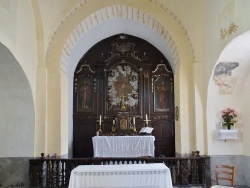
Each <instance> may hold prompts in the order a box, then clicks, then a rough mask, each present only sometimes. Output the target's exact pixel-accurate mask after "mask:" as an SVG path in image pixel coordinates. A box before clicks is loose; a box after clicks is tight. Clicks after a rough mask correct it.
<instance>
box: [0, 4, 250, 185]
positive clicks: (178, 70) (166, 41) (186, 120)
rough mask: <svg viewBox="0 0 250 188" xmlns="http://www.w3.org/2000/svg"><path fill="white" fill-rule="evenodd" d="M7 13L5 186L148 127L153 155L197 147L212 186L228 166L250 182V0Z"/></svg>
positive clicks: (1, 38)
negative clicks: (38, 165)
mask: <svg viewBox="0 0 250 188" xmlns="http://www.w3.org/2000/svg"><path fill="white" fill-rule="evenodd" d="M0 15H1V16H0V24H1V27H0V97H1V100H0V117H1V118H0V119H1V121H0V138H1V142H0V187H1V186H2V187H11V186H12V187H13V186H15V187H28V186H29V185H30V179H29V178H30V173H31V171H30V169H31V168H30V159H40V158H41V154H42V156H45V157H47V156H48V155H49V154H52V153H56V156H57V158H61V159H76V158H77V159H80V158H82V159H86V158H88V159H89V158H92V159H94V158H95V156H94V155H95V154H96V153H95V152H96V151H95V148H93V143H92V141H93V140H92V139H93V138H94V137H96V136H97V135H98V137H100V138H101V137H104V136H105V137H112V138H115V137H123V138H126V137H133V136H135V135H136V136H138V135H139V134H140V130H142V129H143V128H145V127H149V128H152V130H151V131H152V132H151V134H150V135H152V136H153V137H154V139H155V140H154V147H153V157H152V158H154V159H155V158H156V159H157V158H159V157H164V158H166V159H167V158H189V157H192V156H193V155H194V153H198V155H199V156H203V157H206V158H209V164H207V165H208V166H209V168H210V169H211V170H210V173H211V174H210V175H211V176H210V180H209V181H210V183H211V185H214V184H215V172H214V171H215V166H216V165H219V164H225V165H231V166H234V167H235V168H236V173H235V185H240V186H245V187H250V175H249V173H248V172H249V170H250V149H249V146H248V145H249V142H250V126H249V125H248V123H247V122H248V120H249V121H250V116H249V115H248V109H249V106H248V104H250V102H249V99H248V98H249V95H250V84H249V83H250V75H249V72H250V43H249V41H250V21H249V17H250V1H249V0H240V1H237V0H220V1H217V0H185V1H183V0H105V1H103V0H53V1H52V0H22V1H21V0H0ZM144 137H145V136H144ZM123 155H124V154H123ZM142 156H144V155H142ZM149 158H150V157H149ZM154 159H152V160H154ZM149 160H151V159H149ZM170 170H171V169H170Z"/></svg>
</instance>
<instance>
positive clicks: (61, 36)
mask: <svg viewBox="0 0 250 188" xmlns="http://www.w3.org/2000/svg"><path fill="white" fill-rule="evenodd" d="M31 2H32V1H30V0H22V2H21V1H8V0H7V1H1V2H0V15H1V16H0V24H1V26H3V27H1V28H0V41H1V42H2V43H3V44H4V45H5V46H6V47H7V48H9V50H10V51H11V52H12V53H13V55H14V56H15V58H16V59H17V61H18V62H19V63H20V65H21V67H22V68H23V70H24V73H25V75H26V76H27V78H28V81H29V84H30V86H31V90H32V94H33V99H32V100H33V101H34V102H35V110H36V111H35V114H36V115H35V119H36V122H35V125H34V127H35V133H34V135H35V148H36V149H35V154H34V155H35V156H39V155H40V153H41V152H45V153H50V152H57V153H58V154H59V155H60V154H61V155H64V154H67V152H68V147H69V146H68V145H69V144H68V143H70V141H69V140H68V139H69V138H68V137H69V135H68V131H69V126H70V123H69V120H70V119H71V118H70V113H68V109H70V108H69V106H68V105H69V101H70V99H69V96H68V94H67V93H64V92H62V91H65V90H70V87H69V82H71V81H72V80H69V77H72V75H66V74H65V73H64V72H61V70H60V56H61V53H62V49H63V48H64V44H65V42H66V40H67V38H68V37H69V35H70V33H71V32H72V30H73V29H74V28H75V27H76V25H77V24H79V23H80V22H81V21H82V20H83V19H85V18H86V17H87V16H89V15H90V14H91V13H93V12H96V11H98V10H99V9H101V8H104V7H109V6H111V5H114V4H121V5H126V6H129V7H134V8H136V9H141V10H143V11H144V12H146V13H148V14H150V15H151V16H152V17H154V18H156V19H157V21H158V22H159V23H161V24H162V25H163V26H164V27H165V28H167V29H168V31H169V32H170V34H171V37H172V39H173V40H174V42H175V45H176V46H177V49H178V51H179V55H180V64H181V65H178V67H177V69H176V75H175V78H176V80H175V88H176V90H175V94H176V95H175V96H176V97H175V100H176V104H177V105H178V106H179V108H180V119H179V121H178V122H176V126H177V127H176V139H177V140H176V151H177V152H178V153H181V154H187V153H191V151H192V150H197V149H198V150H201V154H247V155H249V151H248V149H246V148H247V147H246V142H248V141H249V140H247V139H246V138H247V137H249V136H248V134H246V137H245V136H244V137H243V138H244V139H243V140H239V141H236V142H232V143H231V142H228V143H221V142H219V141H217V140H216V139H215V138H214V137H213V131H214V129H215V127H216V122H217V121H218V111H219V110H220V105H217V103H219V102H221V101H223V102H225V103H226V102H227V100H234V98H231V97H238V96H235V95H234V96H231V97H228V96H226V97H222V96H220V97H218V96H216V94H215V92H216V91H217V88H216V87H214V86H209V82H212V80H211V79H210V78H211V76H212V74H213V68H214V66H215V64H216V63H217V61H218V59H219V57H220V54H221V53H222V51H223V49H224V48H225V46H226V45H227V44H228V43H230V41H231V40H232V39H233V38H235V37H236V36H238V35H240V34H241V33H243V32H244V31H246V30H248V29H249V28H250V23H249V21H248V18H249V16H250V15H249V14H250V11H249V9H250V8H249V7H250V2H249V1H248V0H241V1H233V0H221V1H219V2H218V1H217V0H206V1H200V0H187V1H182V0H158V1H156V0H155V1H143V0H140V1H139V0H138V1H133V0H106V1H100V0H99V1H98V0H92V1H79V0H74V1H68V0H53V2H52V1H51V0H38V1H33V2H32V3H31ZM78 3H81V4H78ZM74 6H77V8H76V9H75V7H74ZM33 10H34V11H36V12H35V14H34V12H33ZM169 10H171V11H172V13H173V14H174V15H175V16H176V17H175V16H173V17H169V14H170V12H171V11H169ZM37 11H38V12H37ZM69 12H70V13H69ZM125 12H126V11H125ZM66 15H67V16H66ZM228 19H230V20H231V21H234V22H235V23H236V24H237V25H238V26H239V28H238V30H237V32H236V33H234V34H232V35H231V36H229V37H227V38H226V39H225V40H221V39H220V35H219V30H220V29H221V28H222V27H224V26H225V25H226V23H227V20H228ZM94 28H95V25H94V26H93V28H90V29H94ZM90 32H91V31H90ZM100 32H102V31H100ZM158 35H160V36H161V34H160V33H159V34H158ZM70 63H71V62H70ZM197 72H198V73H199V74H197ZM176 81H177V82H176ZM58 83H60V85H58ZM245 87H246V89H245V90H244V94H243V95H242V97H243V99H242V101H243V100H244V98H246V97H247V96H246V95H247V93H248V90H249V89H248V86H246V85H245ZM210 94H212V95H210ZM211 101H212V102H211ZM207 102H208V103H209V104H208V103H207ZM239 102H241V101H239ZM241 103H243V102H241ZM221 106H223V105H222V104H221ZM246 109H247V107H244V108H242V109H241V115H242V121H243V120H244V121H248V119H247V117H245V115H246V112H245V111H246ZM242 110H243V111H242ZM244 112H245V113H244ZM243 124H244V122H242V125H243ZM244 125H245V124H244ZM246 130H248V129H246ZM248 132H249V131H248ZM242 148H243V149H242Z"/></svg>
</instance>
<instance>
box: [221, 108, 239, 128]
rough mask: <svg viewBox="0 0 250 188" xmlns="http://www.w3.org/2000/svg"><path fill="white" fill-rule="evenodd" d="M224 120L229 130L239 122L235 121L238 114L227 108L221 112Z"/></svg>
mask: <svg viewBox="0 0 250 188" xmlns="http://www.w3.org/2000/svg"><path fill="white" fill-rule="evenodd" d="M221 116H222V119H223V120H224V122H223V125H225V126H227V128H228V129H230V128H231V126H234V124H235V123H236V122H237V120H236V119H235V118H236V117H237V112H236V110H235V109H233V108H226V109H224V110H222V111H221Z"/></svg>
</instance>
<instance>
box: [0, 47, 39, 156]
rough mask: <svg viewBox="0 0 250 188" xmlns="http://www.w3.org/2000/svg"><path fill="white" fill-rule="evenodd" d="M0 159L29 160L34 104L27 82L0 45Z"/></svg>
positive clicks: (9, 54) (20, 70)
mask: <svg viewBox="0 0 250 188" xmlns="http://www.w3.org/2000/svg"><path fill="white" fill-rule="evenodd" d="M0 57H1V58H0V98H1V100H0V120H1V121H0V138H1V142H0V149H1V152H0V157H33V153H34V124H35V114H34V103H33V100H32V93H31V88H30V85H29V82H28V80H27V77H26V75H25V74H24V72H23V70H22V68H21V66H20V64H19V63H18V62H17V60H16V59H15V57H14V56H13V54H12V53H11V52H10V51H9V50H8V49H7V48H6V47H5V46H4V45H2V44H1V43H0Z"/></svg>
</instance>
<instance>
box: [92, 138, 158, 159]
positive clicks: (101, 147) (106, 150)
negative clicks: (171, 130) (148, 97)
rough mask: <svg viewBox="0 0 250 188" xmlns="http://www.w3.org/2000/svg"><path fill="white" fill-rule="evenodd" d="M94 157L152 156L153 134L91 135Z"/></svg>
mask: <svg viewBox="0 0 250 188" xmlns="http://www.w3.org/2000/svg"><path fill="white" fill-rule="evenodd" d="M92 141H93V150H94V157H141V156H151V157H154V141H155V137H154V136H95V137H92Z"/></svg>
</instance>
